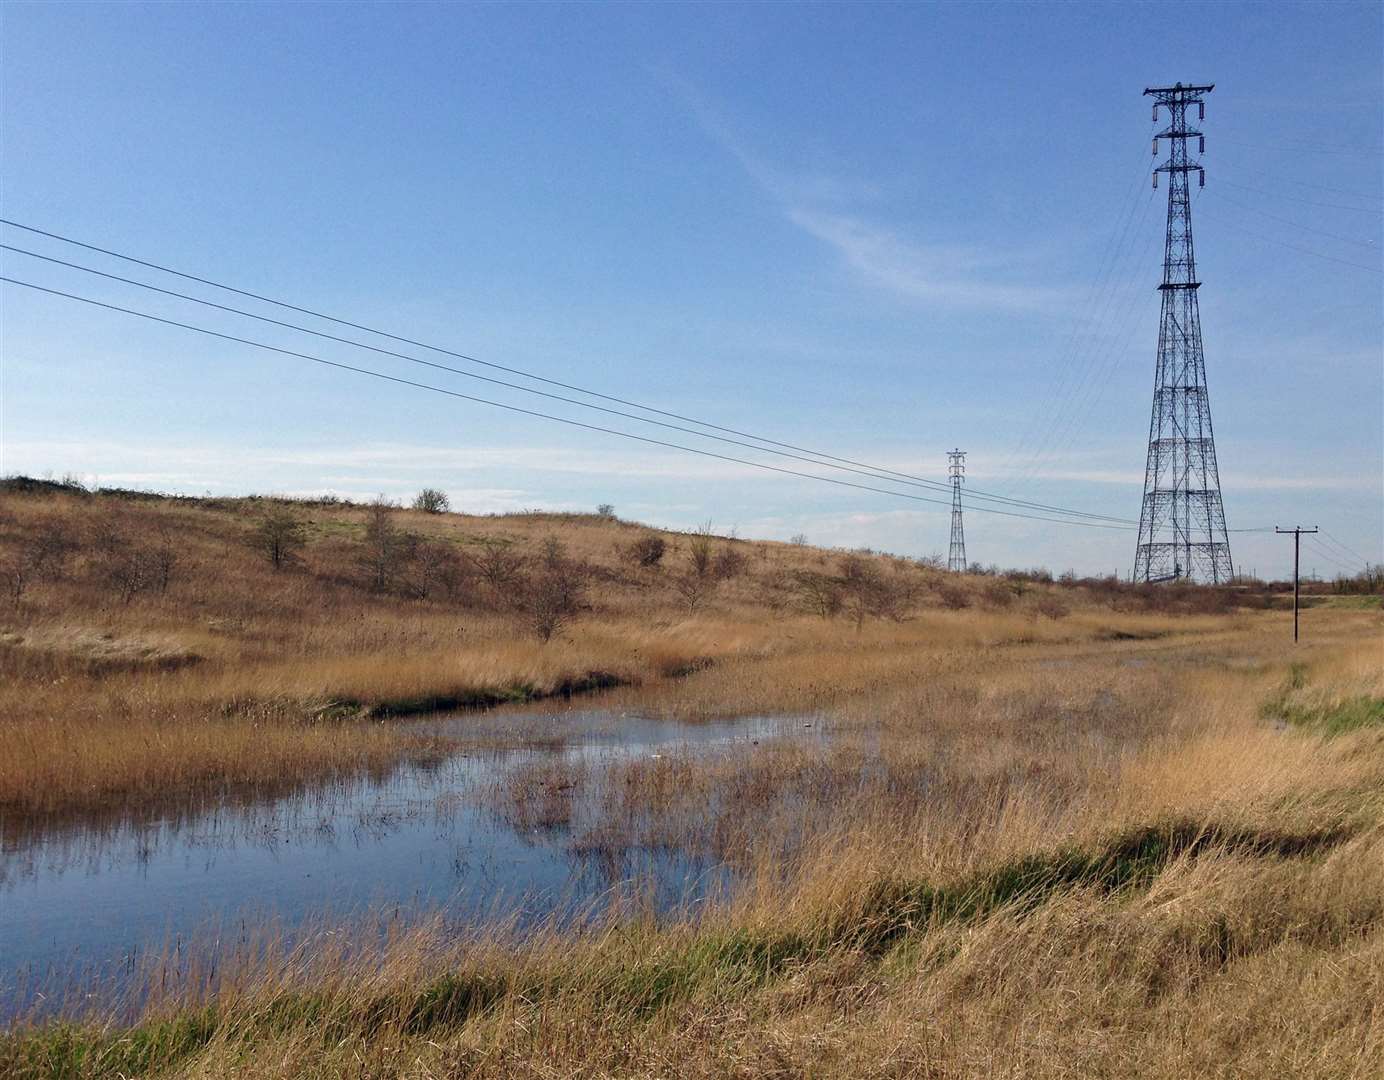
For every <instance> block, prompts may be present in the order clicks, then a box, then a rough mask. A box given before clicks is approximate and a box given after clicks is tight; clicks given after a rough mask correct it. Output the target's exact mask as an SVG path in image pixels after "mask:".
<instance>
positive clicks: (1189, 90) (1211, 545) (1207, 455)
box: [1134, 83, 1234, 582]
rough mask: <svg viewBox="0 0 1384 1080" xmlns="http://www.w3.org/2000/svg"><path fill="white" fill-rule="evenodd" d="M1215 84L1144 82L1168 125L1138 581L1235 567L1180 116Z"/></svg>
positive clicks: (1196, 164) (1206, 577)
mask: <svg viewBox="0 0 1384 1080" xmlns="http://www.w3.org/2000/svg"><path fill="white" fill-rule="evenodd" d="M1213 89H1214V86H1183V85H1182V84H1181V83H1178V84H1177V85H1176V86H1164V87H1155V88H1150V89H1147V90H1145V91H1144V93H1145V94H1147V95H1149V96H1151V97H1152V98H1153V118H1154V119H1155V120H1157V119H1158V108H1159V106H1160V105H1161V106H1162V107H1163V108H1165V109H1167V111H1168V126H1167V127H1166V128H1164V129H1163V130H1162V131H1160V132H1159V133H1158V134H1157V135H1155V136H1154V137H1153V153H1154V156H1155V157H1157V156H1158V140H1160V139H1167V140H1168V157H1167V160H1166V161H1164V162H1163V164H1161V165H1159V166H1158V167H1157V168H1156V169H1154V171H1153V186H1154V187H1155V188H1156V187H1158V174H1159V173H1167V174H1168V231H1167V237H1166V240H1165V242H1164V246H1163V284H1162V285H1160V286H1159V287H1158V288H1159V291H1160V292H1161V293H1162V294H1163V302H1162V311H1161V314H1160V317H1159V323H1158V367H1157V372H1156V374H1155V376H1154V382H1153V416H1152V419H1151V420H1150V421H1149V452H1148V464H1147V465H1146V466H1145V469H1144V502H1143V507H1142V508H1141V509H1140V512H1139V540H1138V547H1137V548H1136V549H1135V552H1134V580H1135V581H1173V580H1177V579H1182V578H1191V579H1195V580H1199V581H1210V582H1228V581H1230V580H1231V578H1232V577H1234V567H1233V566H1232V565H1231V562H1230V538H1229V536H1228V535H1227V533H1226V528H1225V510H1224V508H1223V507H1222V505H1221V481H1220V474H1219V473H1218V471H1217V469H1216V443H1215V438H1214V436H1213V435H1212V431H1211V403H1210V400H1209V398H1208V397H1207V391H1206V362H1205V359H1204V358H1203V356H1202V348H1201V314H1200V310H1199V308H1198V305H1197V289H1198V288H1200V286H1201V283H1200V282H1199V281H1197V267H1196V259H1195V258H1194V257H1193V251H1192V207H1191V201H1190V198H1189V196H1190V190H1189V188H1190V184H1189V180H1188V177H1189V175H1190V174H1191V172H1192V171H1193V170H1196V172H1197V174H1198V183H1199V185H1200V186H1203V187H1204V186H1205V185H1206V172H1205V170H1204V169H1202V167H1201V163H1200V161H1199V160H1198V161H1190V160H1189V159H1188V156H1187V140H1188V139H1190V138H1196V139H1197V142H1198V145H1197V152H1198V154H1200V153H1201V152H1202V151H1203V150H1205V149H1206V137H1205V136H1204V135H1203V134H1202V133H1201V132H1200V131H1194V130H1192V129H1191V128H1189V127H1188V126H1187V107H1188V106H1189V105H1195V106H1196V107H1197V119H1199V120H1200V119H1204V118H1205V116H1206V102H1205V97H1204V95H1206V94H1209V93H1210V92H1211V91H1212V90H1213Z"/></svg>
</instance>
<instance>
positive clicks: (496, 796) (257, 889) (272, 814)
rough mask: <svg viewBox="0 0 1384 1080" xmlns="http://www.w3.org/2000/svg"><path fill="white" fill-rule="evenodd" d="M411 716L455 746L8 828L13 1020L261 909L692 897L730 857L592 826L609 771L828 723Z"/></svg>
mask: <svg viewBox="0 0 1384 1080" xmlns="http://www.w3.org/2000/svg"><path fill="white" fill-rule="evenodd" d="M416 727H417V728H418V729H419V730H420V731H424V732H426V733H428V734H430V735H434V736H443V737H451V738H455V740H456V751H455V753H453V754H451V755H450V756H447V757H445V758H444V759H442V760H441V761H434V762H431V763H427V764H416V763H401V764H399V765H398V766H396V767H395V768H393V769H391V770H388V771H387V772H384V773H379V774H375V775H369V776H357V777H352V778H348V779H344V780H336V781H332V782H330V783H325V784H320V785H317V786H314V787H311V788H308V789H305V790H299V791H297V792H295V793H293V794H289V795H285V796H283V797H279V798H272V799H264V800H260V801H252V800H245V799H243V798H241V799H235V800H232V799H227V800H224V801H220V802H213V803H211V804H207V803H206V802H205V801H204V802H203V803H202V804H201V805H199V806H198V807H196V808H182V809H177V808H174V809H170V810H169V811H167V812H166V813H164V814H162V815H158V816H153V817H150V818H148V819H146V820H141V821H137V822H132V821H129V820H124V821H114V822H113V821H110V820H107V821H105V822H98V821H88V822H68V823H61V824H54V825H52V826H51V827H44V826H43V825H42V823H40V825H39V826H38V827H37V828H33V829H31V830H28V831H25V832H23V833H18V832H16V831H15V830H9V831H7V832H6V833H5V836H6V840H5V848H4V851H3V853H0V1018H6V1019H12V1018H14V1017H15V1016H16V1015H17V1014H21V1013H31V1012H35V1011H37V1012H38V1013H42V1012H45V1011H52V1010H53V1009H55V1008H57V1007H58V1006H57V1005H56V1004H53V1003H56V1002H59V1001H60V999H62V998H69V999H71V998H72V997H73V996H76V997H80V996H81V995H82V994H84V993H86V992H88V991H89V990H91V989H92V988H95V987H100V986H106V987H108V988H109V987H111V986H115V987H117V988H118V987H119V985H120V983H121V981H122V979H124V978H128V977H130V973H132V972H135V971H137V970H139V969H140V968H141V966H144V967H146V968H147V966H148V965H149V963H150V962H151V961H154V962H156V963H158V962H163V963H167V962H168V958H169V957H171V958H172V962H173V964H174V966H177V965H178V964H179V963H180V962H181V961H180V958H181V957H182V956H183V955H184V954H186V955H187V956H189V957H192V956H199V957H204V958H214V957H215V956H216V954H217V953H218V952H221V951H225V950H230V949H234V947H235V945H236V943H237V942H238V941H243V940H246V939H247V938H249V937H251V936H253V935H255V934H257V933H258V934H262V933H263V932H264V931H263V928H264V927H272V928H274V932H275V933H276V934H282V935H283V938H284V940H285V941H287V942H290V943H291V941H292V939H293V935H294V932H295V930H297V929H300V928H302V927H305V926H312V925H320V924H322V923H323V922H324V921H330V920H332V919H335V918H351V917H362V916H365V915H367V914H368V915H369V917H370V918H372V919H374V920H376V921H377V922H378V921H379V920H382V919H384V920H387V919H388V918H389V917H390V913H391V912H396V913H402V917H405V918H406V917H408V916H409V915H411V914H418V913H422V912H427V911H436V912H440V913H441V914H443V915H444V916H445V917H446V918H449V919H456V920H458V921H460V922H464V923H468V924H476V923H482V922H485V921H487V920H505V921H513V922H514V923H516V924H517V925H518V926H520V927H521V928H522V927H523V926H524V925H532V924H534V923H537V922H540V921H544V920H549V919H558V920H561V919H563V918H564V917H570V916H571V915H573V914H575V913H578V912H583V911H589V910H592V909H593V908H595V909H599V908H600V906H601V905H602V904H604V903H608V902H609V901H610V899H611V898H613V897H615V896H616V895H620V894H621V893H622V891H623V892H624V893H625V894H628V893H629V892H630V891H636V890H637V891H638V893H639V895H640V896H641V898H643V899H644V900H645V901H647V902H651V903H652V904H653V905H654V906H655V907H656V908H657V909H659V910H669V909H672V908H678V907H685V906H687V905H694V904H696V903H697V901H698V899H699V898H701V897H704V896H707V895H710V894H713V893H716V892H718V891H720V890H723V889H725V888H726V887H728V886H730V885H732V884H733V880H732V875H731V873H730V871H729V870H727V869H726V868H725V867H724V866H721V865H719V864H717V863H716V862H715V861H714V860H712V859H710V858H709V857H707V856H705V855H704V854H702V855H699V854H696V853H693V852H689V851H686V850H679V849H678V848H677V847H676V846H672V845H658V846H646V847H643V848H641V847H637V846H618V845H617V846H614V847H612V846H610V845H605V846H600V845H591V844H589V843H582V842H580V837H579V835H578V834H579V832H580V825H581V819H582V815H583V813H584V811H585V810H586V809H588V807H587V805H586V804H589V803H590V802H591V801H592V800H593V799H598V798H599V793H600V786H601V784H602V782H603V777H605V776H606V774H607V773H609V772H611V771H613V770H616V769H617V768H618V767H619V766H621V765H624V764H628V763H629V762H631V761H637V760H640V759H653V758H660V757H664V756H678V757H685V756H686V755H696V756H701V755H715V754H724V753H737V752H738V753H744V752H745V751H746V750H747V749H749V748H751V747H752V746H753V745H754V744H755V743H758V742H762V741H772V740H780V739H784V738H807V739H817V738H821V737H823V736H822V726H821V724H820V723H818V722H816V721H815V720H813V719H811V718H806V719H805V718H802V717H777V718H765V717H748V718H740V719H734V720H715V721H697V722H679V721H675V720H666V719H657V718H653V717H649V716H645V715H641V714H639V713H620V712H613V711H602V710H596V709H566V710H561V709H546V710H528V711H519V712H516V711H509V710H497V711H496V712H494V713H491V714H485V715H475V714H471V715H466V716H459V717H453V718H440V719H433V720H428V721H424V722H420V723H419V724H417V725H416ZM578 781H579V782H578ZM161 958H163V959H161ZM45 1003H47V1004H45Z"/></svg>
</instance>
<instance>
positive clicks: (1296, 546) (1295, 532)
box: [1273, 525, 1317, 645]
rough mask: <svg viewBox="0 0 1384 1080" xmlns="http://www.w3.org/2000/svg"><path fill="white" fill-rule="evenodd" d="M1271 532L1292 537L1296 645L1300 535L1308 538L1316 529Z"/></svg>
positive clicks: (1313, 527)
mask: <svg viewBox="0 0 1384 1080" xmlns="http://www.w3.org/2000/svg"><path fill="white" fill-rule="evenodd" d="M1273 531H1274V532H1276V533H1281V534H1282V535H1284V536H1287V535H1288V534H1290V533H1291V534H1292V537H1293V644H1294V645H1296V644H1297V639H1298V559H1299V558H1300V557H1301V555H1302V534H1303V533H1307V534H1308V535H1309V536H1310V535H1311V534H1312V533H1314V532H1316V531H1317V527H1316V526H1315V525H1313V526H1312V527H1311V528H1310V529H1304V528H1303V527H1302V526H1301V525H1298V526H1296V527H1295V528H1292V529H1280V528H1279V527H1278V526H1277V525H1275V526H1274V527H1273Z"/></svg>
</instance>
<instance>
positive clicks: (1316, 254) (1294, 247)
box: [1219, 218, 1384, 274]
mask: <svg viewBox="0 0 1384 1080" xmlns="http://www.w3.org/2000/svg"><path fill="white" fill-rule="evenodd" d="M1219 220H1220V223H1221V224H1222V225H1225V226H1228V227H1229V228H1232V229H1234V230H1236V231H1237V232H1242V233H1244V234H1245V235H1246V236H1252V237H1254V239H1256V240H1262V241H1264V243H1266V244H1277V245H1278V246H1279V247H1282V248H1287V249H1288V250H1289V251H1296V252H1298V253H1300V254H1302V255H1311V256H1312V257H1313V258H1314V259H1324V260H1326V261H1327V262H1334V263H1340V264H1341V265H1342V266H1353V267H1354V268H1355V269H1356V270H1364V271H1367V272H1368V273H1371V274H1384V270H1381V269H1380V268H1379V267H1377V266H1366V265H1365V264H1364V263H1358V262H1352V261H1351V260H1349V259H1338V258H1337V257H1336V256H1335V255H1323V254H1322V253H1321V252H1320V251H1313V250H1312V249H1311V248H1305V247H1302V246H1301V245H1300V244H1290V243H1288V241H1286V240H1277V239H1275V238H1274V237H1272V236H1263V235H1261V234H1260V233H1257V232H1255V231H1254V230H1253V229H1246V228H1245V227H1244V226H1243V225H1237V224H1235V223H1234V222H1233V221H1226V220H1225V219H1224V218H1221V219H1219Z"/></svg>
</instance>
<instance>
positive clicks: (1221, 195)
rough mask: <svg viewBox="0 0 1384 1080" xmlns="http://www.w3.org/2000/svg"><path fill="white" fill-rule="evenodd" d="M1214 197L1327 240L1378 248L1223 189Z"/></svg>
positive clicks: (1372, 242) (1374, 243)
mask: <svg viewBox="0 0 1384 1080" xmlns="http://www.w3.org/2000/svg"><path fill="white" fill-rule="evenodd" d="M1216 198H1217V199H1220V200H1223V201H1225V202H1228V203H1230V204H1231V205H1232V206H1238V207H1239V208H1240V209H1241V210H1248V211H1249V212H1250V213H1252V214H1258V215H1259V216H1260V217H1266V218H1268V219H1269V220H1270V221H1277V222H1279V223H1280V224H1282V225H1290V226H1292V227H1293V228H1294V229H1301V230H1302V231H1303V232H1310V233H1316V234H1317V235H1318V236H1324V237H1326V238H1327V239H1328V240H1339V241H1340V242H1341V243H1343V244H1358V245H1359V246H1360V247H1366V248H1372V249H1373V250H1375V251H1378V250H1379V245H1378V243H1376V242H1375V241H1373V240H1359V239H1357V238H1355V237H1353V236H1340V235H1338V234H1336V233H1331V232H1327V231H1326V230H1324V229H1314V228H1313V227H1312V226H1310V225H1303V224H1302V223H1301V222H1297V221H1294V220H1292V218H1285V217H1279V216H1278V215H1277V214H1270V213H1269V212H1268V211H1267V210H1260V209H1259V208H1258V207H1254V206H1250V205H1249V204H1248V203H1242V202H1240V201H1239V200H1238V199H1232V198H1231V197H1230V196H1229V195H1227V194H1226V193H1225V192H1223V191H1218V192H1216Z"/></svg>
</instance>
